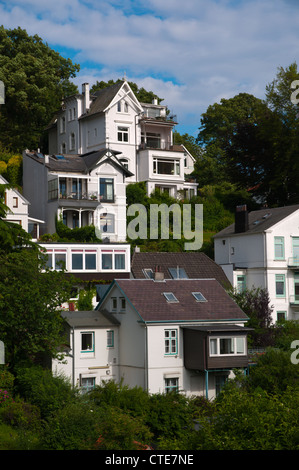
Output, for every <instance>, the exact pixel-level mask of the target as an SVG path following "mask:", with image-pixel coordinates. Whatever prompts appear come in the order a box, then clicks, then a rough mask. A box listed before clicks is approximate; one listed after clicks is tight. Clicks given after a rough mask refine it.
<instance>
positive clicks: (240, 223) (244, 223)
mask: <svg viewBox="0 0 299 470" xmlns="http://www.w3.org/2000/svg"><path fill="white" fill-rule="evenodd" d="M248 228H249V224H248V211H247V205H246V204H243V205H242V206H237V207H236V211H235V233H243V232H247V230H248Z"/></svg>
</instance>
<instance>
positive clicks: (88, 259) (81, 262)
mask: <svg viewBox="0 0 299 470" xmlns="http://www.w3.org/2000/svg"><path fill="white" fill-rule="evenodd" d="M82 269H86V270H96V252H95V251H94V252H93V251H92V250H90V251H81V252H75V251H72V270H75V271H78V270H82Z"/></svg>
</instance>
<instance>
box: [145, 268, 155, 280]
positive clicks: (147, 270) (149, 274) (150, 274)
mask: <svg viewBox="0 0 299 470" xmlns="http://www.w3.org/2000/svg"><path fill="white" fill-rule="evenodd" d="M142 271H143V274H144V275H145V277H146V278H147V279H154V273H153V270H152V269H151V268H144V269H143V270H142Z"/></svg>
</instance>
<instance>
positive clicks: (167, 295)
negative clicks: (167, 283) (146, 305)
mask: <svg viewBox="0 0 299 470" xmlns="http://www.w3.org/2000/svg"><path fill="white" fill-rule="evenodd" d="M163 295H164V297H165V299H166V300H167V302H178V299H177V298H176V296H175V295H174V294H173V293H172V292H163Z"/></svg>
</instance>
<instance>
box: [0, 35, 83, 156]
mask: <svg viewBox="0 0 299 470" xmlns="http://www.w3.org/2000/svg"><path fill="white" fill-rule="evenodd" d="M78 71H79V65H77V64H73V63H72V61H71V60H70V59H65V58H63V57H62V56H61V55H60V54H59V53H58V52H56V51H54V50H53V49H51V48H50V47H49V46H48V45H47V44H45V43H44V42H43V41H42V39H41V38H40V37H39V36H37V35H34V36H29V35H28V33H27V32H26V31H25V30H23V29H21V28H15V29H11V30H10V29H5V28H4V27H3V26H1V27H0V80H2V81H3V83H4V85H5V104H4V105H2V106H1V108H0V139H1V143H2V145H4V146H5V147H7V148H9V149H10V150H13V151H19V152H22V151H23V149H24V148H37V147H39V146H41V143H42V140H41V136H42V134H43V130H44V128H45V126H46V125H47V124H48V123H49V121H50V120H51V118H52V116H53V114H54V113H55V112H56V110H57V109H58V108H59V106H60V104H61V100H62V98H63V96H66V95H67V94H72V93H74V92H75V91H76V90H77V88H76V87H75V85H73V84H72V83H71V82H70V78H72V77H74V76H75V74H76V72H78Z"/></svg>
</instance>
